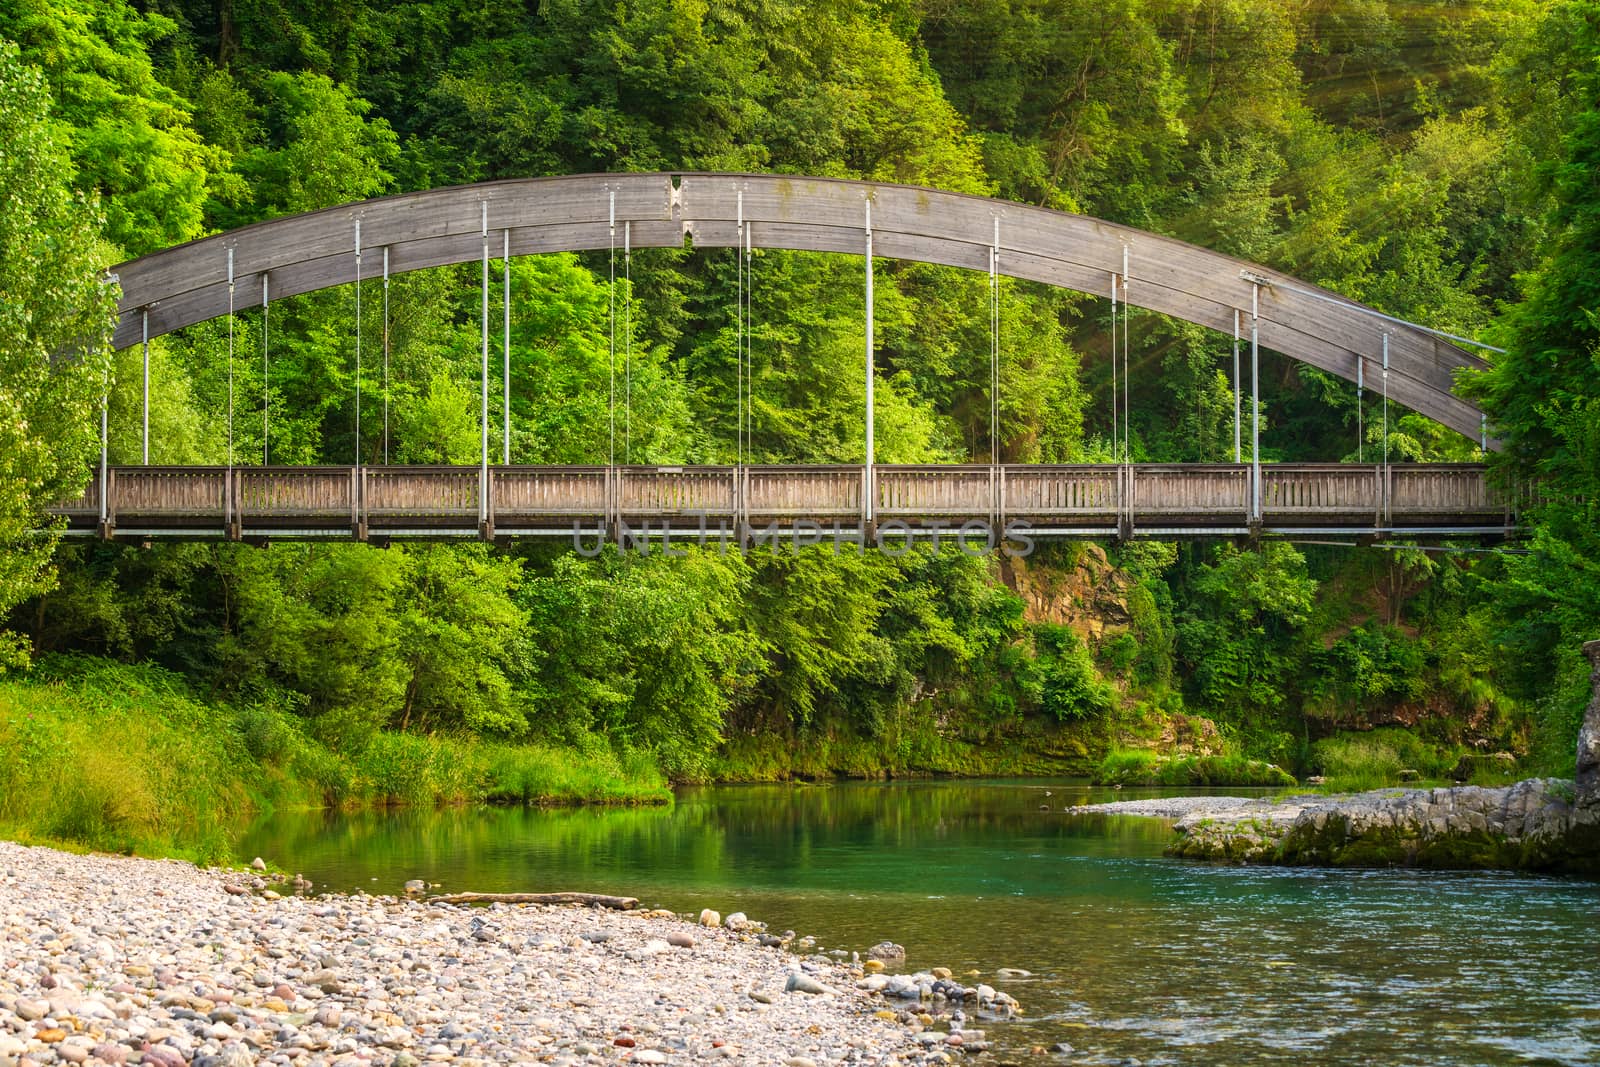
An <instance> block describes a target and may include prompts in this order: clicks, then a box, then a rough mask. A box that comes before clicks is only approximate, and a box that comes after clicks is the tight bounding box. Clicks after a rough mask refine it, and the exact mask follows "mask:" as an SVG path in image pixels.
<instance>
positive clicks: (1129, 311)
mask: <svg viewBox="0 0 1600 1067" xmlns="http://www.w3.org/2000/svg"><path fill="white" fill-rule="evenodd" d="M1132 332H1133V306H1132V305H1131V304H1129V303H1128V246H1127V245H1123V246H1122V461H1123V462H1124V463H1132V462H1133V448H1132V447H1131V445H1130V444H1129V438H1130V437H1131V436H1132V431H1131V429H1130V425H1131V423H1132V421H1133V376H1132V375H1131V374H1130V373H1129V372H1128V347H1129V338H1130V337H1131V335H1132Z"/></svg>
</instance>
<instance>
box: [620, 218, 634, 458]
mask: <svg viewBox="0 0 1600 1067" xmlns="http://www.w3.org/2000/svg"><path fill="white" fill-rule="evenodd" d="M622 277H623V281H622V288H623V290H624V291H623V294H622V297H623V305H622V371H623V378H624V384H623V389H622V462H624V463H632V462H633V221H632V220H631V219H628V220H624V221H623V223H622Z"/></svg>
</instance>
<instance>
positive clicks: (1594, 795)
mask: <svg viewBox="0 0 1600 1067" xmlns="http://www.w3.org/2000/svg"><path fill="white" fill-rule="evenodd" d="M1583 652H1584V655H1586V656H1588V657H1589V662H1590V663H1591V664H1593V665H1594V671H1593V673H1592V674H1590V676H1589V682H1590V685H1591V686H1592V687H1593V691H1594V695H1593V696H1592V697H1591V698H1590V700H1589V708H1588V710H1587V711H1585V712H1584V713H1583V728H1582V729H1580V730H1579V731H1578V785H1577V799H1576V804H1575V805H1574V806H1575V807H1577V808H1580V809H1583V808H1590V809H1600V641H1590V642H1589V643H1588V644H1586V645H1584V646H1583Z"/></svg>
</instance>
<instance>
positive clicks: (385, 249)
mask: <svg viewBox="0 0 1600 1067" xmlns="http://www.w3.org/2000/svg"><path fill="white" fill-rule="evenodd" d="M383 465H384V466H385V467H387V466H388V465H389V246H388V245H384V246H383Z"/></svg>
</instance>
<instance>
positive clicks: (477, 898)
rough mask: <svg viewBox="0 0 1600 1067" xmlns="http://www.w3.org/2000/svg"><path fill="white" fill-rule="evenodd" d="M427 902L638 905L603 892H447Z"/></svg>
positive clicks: (628, 907)
mask: <svg viewBox="0 0 1600 1067" xmlns="http://www.w3.org/2000/svg"><path fill="white" fill-rule="evenodd" d="M428 903H429V904H588V905H590V906H591V907H596V908H612V909H613V910H616V911H632V910H633V909H634V908H637V907H638V906H639V901H638V900H637V899H636V898H634V897H612V896H607V895H605V894H604V893H447V894H445V895H443V896H437V897H429V898H428Z"/></svg>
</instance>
